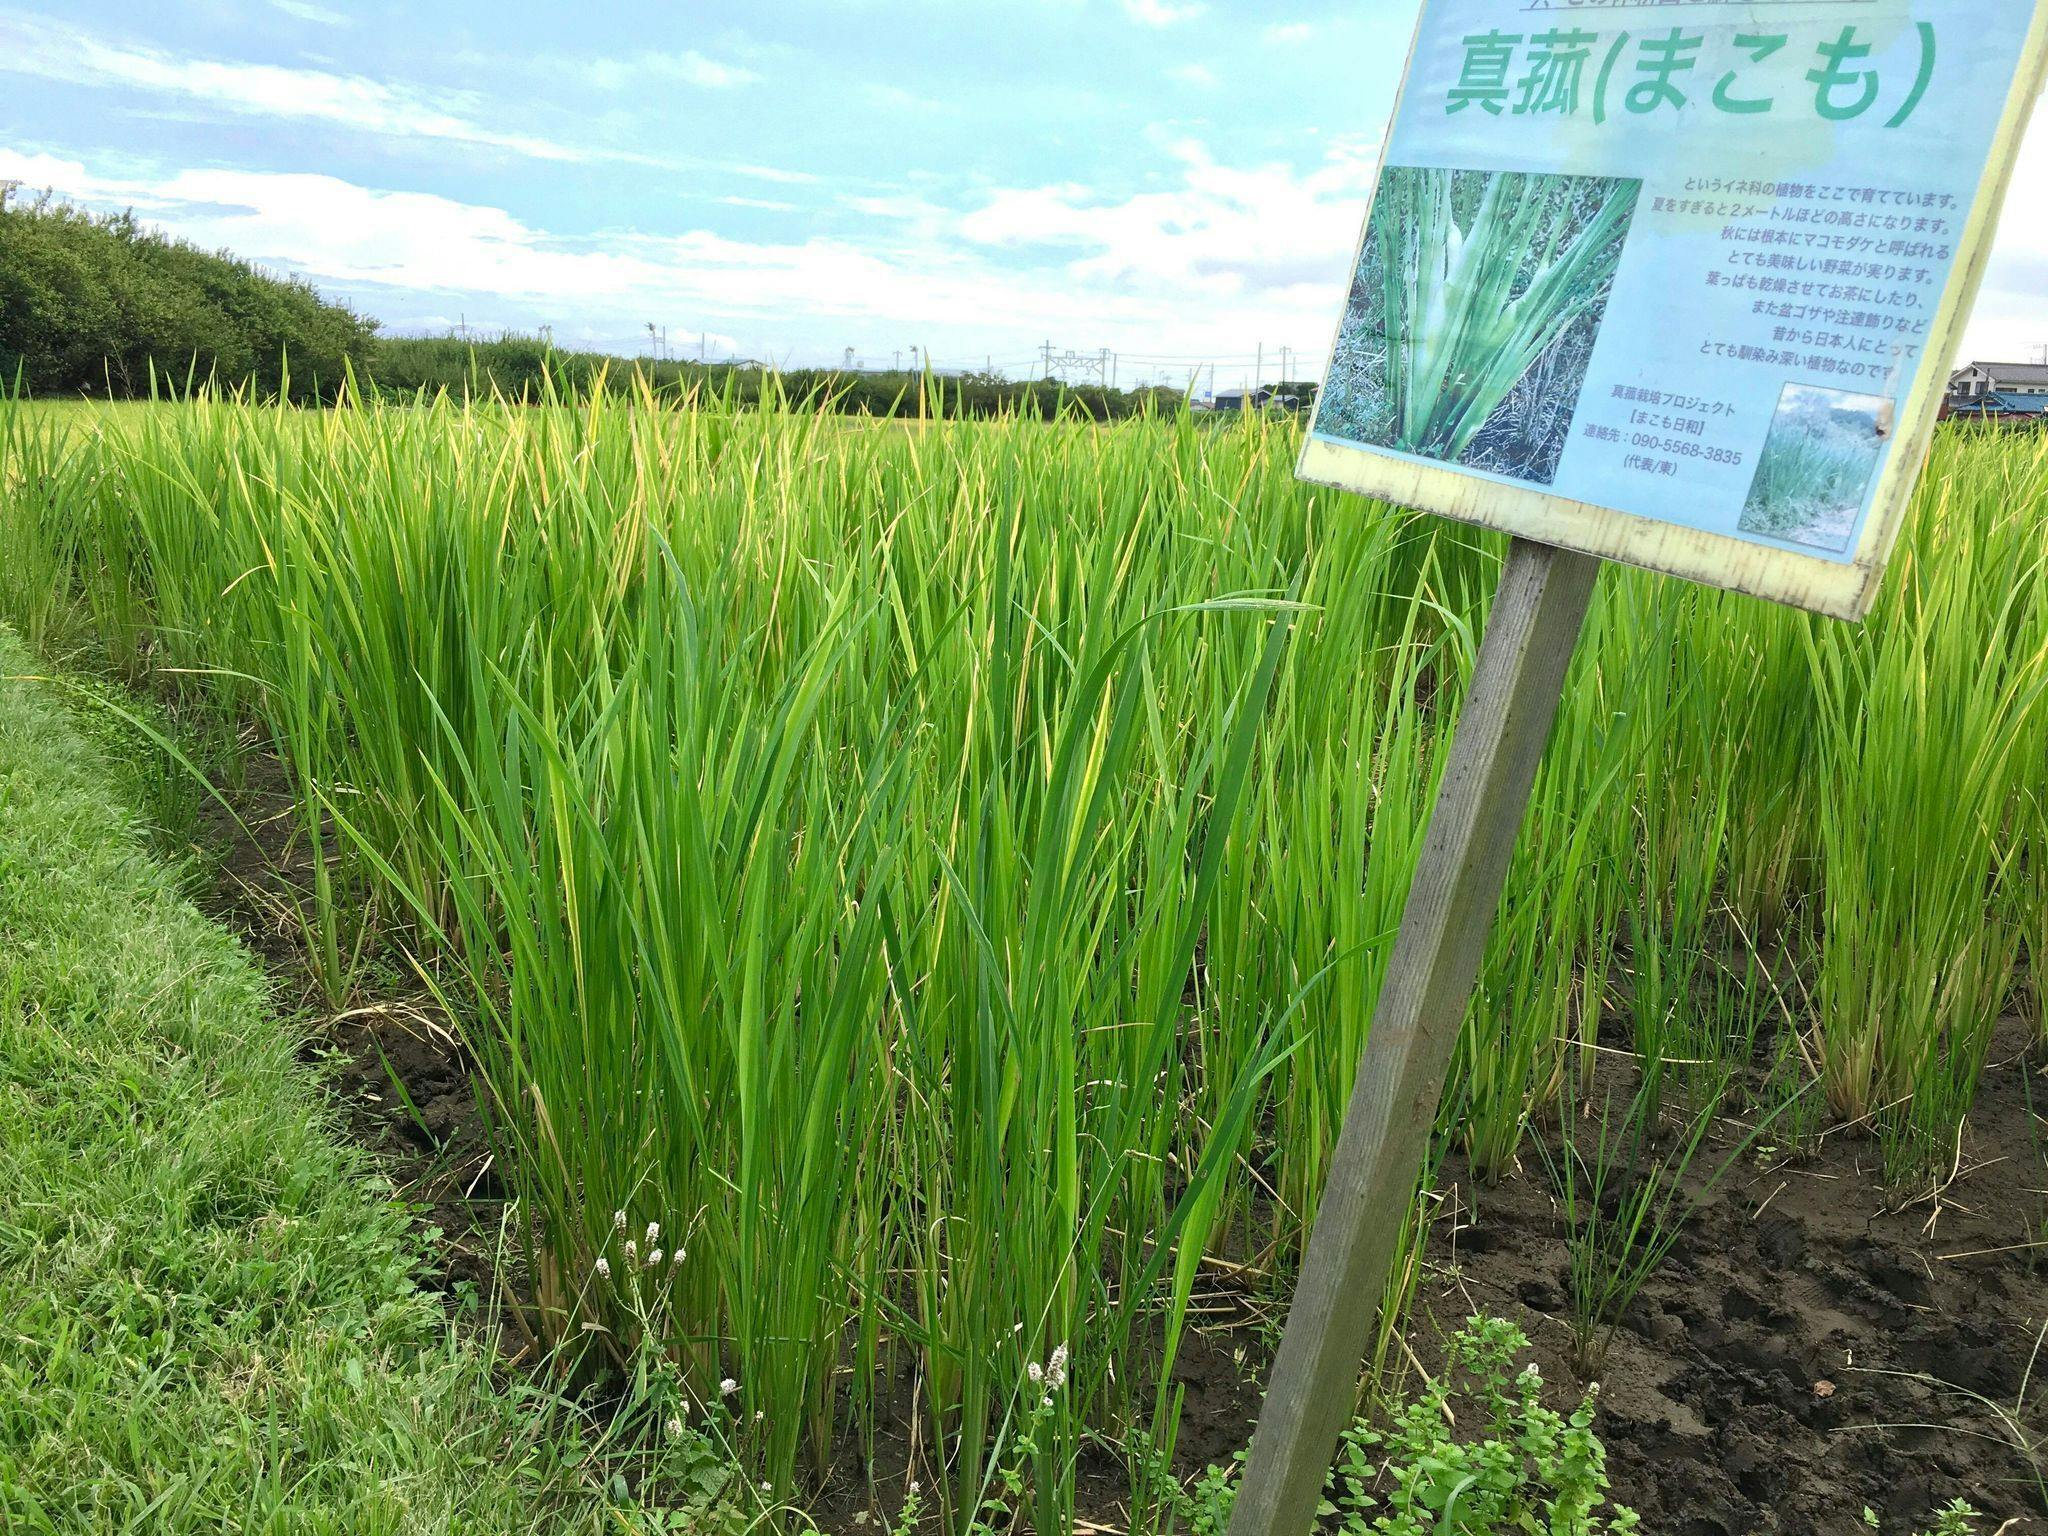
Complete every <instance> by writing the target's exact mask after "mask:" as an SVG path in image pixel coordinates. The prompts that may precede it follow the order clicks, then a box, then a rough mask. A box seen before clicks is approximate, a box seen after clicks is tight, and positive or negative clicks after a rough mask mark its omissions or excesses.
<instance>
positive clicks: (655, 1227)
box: [647, 1221, 661, 1248]
mask: <svg viewBox="0 0 2048 1536" xmlns="http://www.w3.org/2000/svg"><path fill="white" fill-rule="evenodd" d="M659 1241H661V1223H660V1222H658V1221H650V1222H649V1223H647V1246H648V1247H650V1248H652V1247H653V1246H654V1245H655V1244H656V1243H658V1242H659Z"/></svg>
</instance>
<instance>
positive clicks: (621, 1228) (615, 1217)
mask: <svg viewBox="0 0 2048 1536" xmlns="http://www.w3.org/2000/svg"><path fill="white" fill-rule="evenodd" d="M612 1230H613V1231H614V1232H616V1233H618V1234H619V1235H620V1236H621V1237H624V1236H625V1235H626V1213H625V1212H624V1211H613V1212H612Z"/></svg>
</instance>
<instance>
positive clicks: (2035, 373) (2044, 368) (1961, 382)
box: [1948, 363, 2048, 404]
mask: <svg viewBox="0 0 2048 1536" xmlns="http://www.w3.org/2000/svg"><path fill="white" fill-rule="evenodd" d="M1948 392H1949V397H1950V398H1951V399H1952V400H1954V401H1956V402H1957V403H1958V404H1961V403H1962V402H1963V401H1965V400H1976V399H1981V398H1982V397H1983V396H1985V395H2048V363H1972V364H1970V366H1969V367H1967V368H1958V369H1957V370H1956V371H1955V372H1954V373H1952V374H1950V375H1949V376H1948Z"/></svg>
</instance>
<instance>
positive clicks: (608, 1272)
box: [593, 1254, 612, 1280]
mask: <svg viewBox="0 0 2048 1536" xmlns="http://www.w3.org/2000/svg"><path fill="white" fill-rule="evenodd" d="M593 1267H594V1268H595V1269H596V1270H597V1278H598V1279H600V1280H609V1279H611V1277H612V1261H611V1260H610V1259H608V1258H606V1257H605V1256H604V1255H603V1254H599V1255H598V1256H597V1263H596V1264H595V1265H594V1266H593Z"/></svg>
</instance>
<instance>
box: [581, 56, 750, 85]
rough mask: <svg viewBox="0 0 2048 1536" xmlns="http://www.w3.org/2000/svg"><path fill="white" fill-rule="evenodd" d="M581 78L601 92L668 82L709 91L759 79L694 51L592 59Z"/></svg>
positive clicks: (741, 66)
mask: <svg viewBox="0 0 2048 1536" xmlns="http://www.w3.org/2000/svg"><path fill="white" fill-rule="evenodd" d="M582 72H583V75H584V76H585V78H586V79H588V80H589V81H590V83H591V84H592V85H594V86H597V87H598V88H599V89H600V90H606V91H618V90H628V89H631V88H633V87H635V86H640V87H646V86H648V85H653V84H657V83H660V82H662V81H668V82H672V83H675V84H680V85H694V86H697V87H700V88H701V89H704V90H708V91H723V90H731V89H732V88H734V87H736V86H742V85H753V84H754V83H755V82H757V81H758V80H759V79H760V78H761V77H760V75H758V74H756V73H755V72H754V71H753V70H751V69H748V68H746V67H744V66H743V65H739V64H728V63H724V62H722V61H720V60H718V59H711V58H706V57H705V56H704V55H703V54H701V53H699V52H697V50H696V49H694V48H686V49H684V50H683V51H682V52H680V53H640V54H634V55H632V56H631V57H629V58H621V59H592V60H590V61H589V62H588V63H587V64H585V65H584V66H583V68H582Z"/></svg>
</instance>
